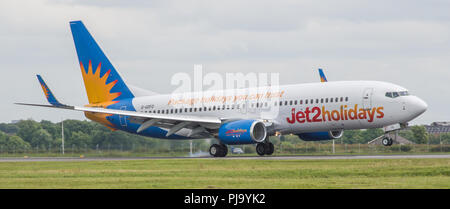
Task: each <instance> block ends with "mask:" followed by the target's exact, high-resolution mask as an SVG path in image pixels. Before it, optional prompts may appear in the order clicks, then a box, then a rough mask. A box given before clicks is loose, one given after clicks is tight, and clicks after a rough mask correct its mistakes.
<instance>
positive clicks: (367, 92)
mask: <svg viewBox="0 0 450 209" xmlns="http://www.w3.org/2000/svg"><path fill="white" fill-rule="evenodd" d="M372 93H373V88H365V89H364V92H363V97H362V106H363V109H364V110H370V109H372Z"/></svg>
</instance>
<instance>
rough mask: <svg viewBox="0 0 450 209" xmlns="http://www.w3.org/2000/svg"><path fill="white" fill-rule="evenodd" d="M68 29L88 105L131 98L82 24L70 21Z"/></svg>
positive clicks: (128, 90)
mask: <svg viewBox="0 0 450 209" xmlns="http://www.w3.org/2000/svg"><path fill="white" fill-rule="evenodd" d="M70 28H71V30H72V36H73V40H74V43H75V48H76V51H77V55H78V60H79V63H80V68H81V73H82V75H83V80H84V86H85V88H86V93H87V96H88V100H89V104H96V103H102V102H108V101H118V100H121V99H126V98H133V97H134V95H133V93H132V92H131V90H130V89H129V88H128V86H127V85H126V83H125V82H124V80H123V79H122V77H121V76H120V74H119V72H118V71H116V69H115V68H114V66H113V65H112V64H111V62H110V61H109V59H108V58H107V57H106V55H105V54H104V53H103V51H102V49H101V48H100V46H99V45H98V44H97V42H96V41H95V40H94V38H93V37H92V36H91V34H90V33H89V31H88V30H87V28H86V27H85V26H84V24H83V22H81V21H71V22H70Z"/></svg>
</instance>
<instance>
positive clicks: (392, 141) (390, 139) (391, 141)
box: [388, 138, 394, 146]
mask: <svg viewBox="0 0 450 209" xmlns="http://www.w3.org/2000/svg"><path fill="white" fill-rule="evenodd" d="M393 143H394V140H392V138H389V145H388V146H391V145H392V144H393Z"/></svg>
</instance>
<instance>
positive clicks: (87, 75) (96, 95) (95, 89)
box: [80, 61, 121, 104]
mask: <svg viewBox="0 0 450 209" xmlns="http://www.w3.org/2000/svg"><path fill="white" fill-rule="evenodd" d="M101 66H102V63H99V64H98V66H97V68H96V70H95V72H94V71H93V68H92V62H91V61H89V67H88V70H87V71H86V69H85V68H84V65H83V63H81V62H80V67H81V73H82V75H83V80H84V86H85V87H86V93H87V95H88V100H89V104H95V103H101V102H107V101H112V100H114V99H115V98H117V97H119V96H120V94H121V93H120V92H115V93H111V89H112V88H113V87H114V85H116V83H117V80H114V81H112V82H110V83H108V84H107V83H106V81H107V79H108V76H109V74H110V73H111V70H108V71H107V72H106V73H105V74H103V76H102V77H100V73H101Z"/></svg>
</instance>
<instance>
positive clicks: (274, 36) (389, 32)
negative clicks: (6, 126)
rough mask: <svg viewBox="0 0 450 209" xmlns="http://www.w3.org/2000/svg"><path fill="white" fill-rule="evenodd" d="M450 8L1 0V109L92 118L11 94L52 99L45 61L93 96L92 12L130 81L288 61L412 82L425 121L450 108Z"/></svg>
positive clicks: (99, 35) (294, 75) (300, 67)
mask: <svg viewBox="0 0 450 209" xmlns="http://www.w3.org/2000/svg"><path fill="white" fill-rule="evenodd" d="M449 8H450V3H449V2H448V1H439V0H436V1H426V2H424V1H405V0H400V1H387V0H380V1H361V0H359V1H356V0H355V1H350V0H344V1H331V0H329V1H312V0H311V1H294V0H292V1H291V0H286V1H268V0H260V1H222V2H216V1H162V0H161V1H144V0H130V1H118V0H117V1H116V0H114V1H100V0H98V1H96V0H83V1H75V0H73V1H55V0H48V1H45V0H25V1H12V0H6V1H1V2H0V25H1V26H2V28H1V29H0V37H1V38H0V45H1V46H2V47H1V48H0V59H1V60H0V69H2V72H7V76H2V77H1V78H0V82H1V84H0V85H1V88H0V89H1V90H0V93H1V94H2V95H5V96H4V97H5V98H6V99H5V101H4V102H2V103H1V104H0V108H1V109H2V110H3V111H2V116H3V117H2V120H3V121H4V122H6V121H10V120H13V119H18V118H28V117H33V118H35V119H50V120H60V119H61V116H64V117H75V118H78V119H81V118H84V116H83V115H82V114H81V113H80V114H78V113H67V112H59V111H57V112H55V111H54V110H39V111H37V110H36V109H35V108H31V109H30V108H24V107H17V106H14V105H12V103H13V102H19V101H22V102H36V103H43V102H45V100H44V97H43V96H42V93H41V90H40V88H39V86H38V84H37V81H36V79H35V77H34V75H35V74H37V73H41V74H42V75H43V76H44V78H45V79H46V80H47V82H48V83H49V85H50V87H51V88H52V89H53V91H54V93H55V94H56V95H57V96H58V97H60V100H62V101H65V102H67V103H73V104H78V105H81V104H84V103H86V102H87V98H86V94H85V92H84V87H83V84H82V79H81V75H80V69H79V67H78V64H77V62H78V61H77V57H76V53H75V48H74V46H73V40H72V37H71V32H70V29H69V24H68V22H69V21H71V20H83V22H84V23H85V24H86V26H87V27H88V29H89V30H90V32H91V33H92V34H93V36H94V37H95V39H96V40H97V41H98V43H99V44H100V45H101V47H102V48H103V50H104V51H105V53H106V54H107V55H108V57H109V58H110V60H111V61H112V62H113V64H114V65H115V67H116V68H117V69H118V70H119V71H120V72H121V73H122V75H123V76H124V77H125V79H126V80H127V81H129V82H130V83H133V84H135V85H137V86H140V87H143V88H147V89H150V90H154V91H157V92H161V93H170V92H171V91H172V90H174V89H175V88H176V87H174V86H170V78H171V76H172V75H173V74H174V73H177V72H187V73H190V74H192V72H193V65H194V64H203V65H204V69H205V71H206V72H218V73H221V74H223V75H225V73H226V72H244V73H246V72H280V73H281V74H280V79H281V83H282V84H283V83H286V84H288V83H289V84H292V83H304V82H315V81H318V80H317V75H316V74H317V73H316V68H317V67H323V68H325V70H326V73H327V76H328V78H329V80H354V79H355V80H386V81H389V82H393V83H397V84H399V85H403V86H405V87H406V88H408V89H410V91H412V92H414V93H415V94H416V95H418V96H420V97H423V98H424V99H425V100H426V101H427V103H428V104H429V110H428V111H427V112H426V113H425V114H424V115H423V116H421V117H420V118H419V119H417V120H415V122H418V123H429V122H432V121H434V120H448V118H445V116H446V115H450V110H448V109H447V108H445V105H444V104H448V103H449V102H450V99H448V98H446V97H445V96H442V95H449V93H450V90H449V88H448V84H447V80H448V78H449V77H450V70H449V66H450V65H449V64H450V61H449V60H450V59H449V57H450V54H449V53H450V43H449V42H450V40H449V37H450V13H449V12H448V10H449ZM5 74H6V73H5ZM431 81H432V82H431ZM426 82H430V83H429V85H419V84H423V83H426ZM436 89H439V91H436ZM43 113H44V114H43Z"/></svg>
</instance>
